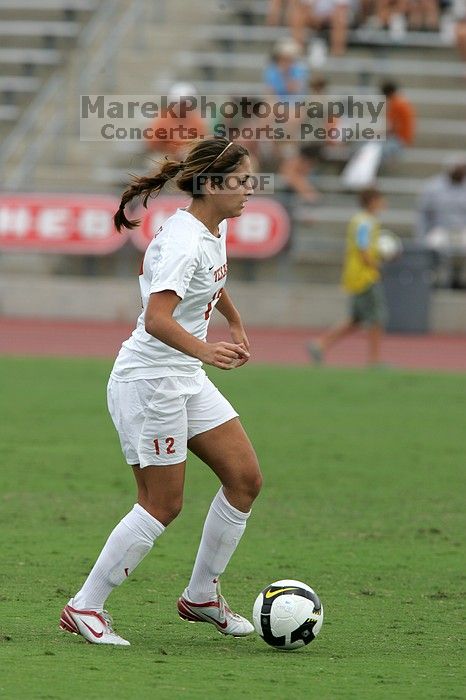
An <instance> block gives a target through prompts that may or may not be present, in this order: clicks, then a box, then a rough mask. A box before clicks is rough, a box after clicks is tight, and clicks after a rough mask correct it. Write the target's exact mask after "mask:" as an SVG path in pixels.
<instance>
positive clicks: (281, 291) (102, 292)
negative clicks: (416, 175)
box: [0, 273, 466, 333]
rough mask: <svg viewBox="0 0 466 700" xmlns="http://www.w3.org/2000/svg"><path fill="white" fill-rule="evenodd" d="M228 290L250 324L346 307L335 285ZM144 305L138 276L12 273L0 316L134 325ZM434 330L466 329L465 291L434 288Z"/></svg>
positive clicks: (311, 322) (316, 318)
mask: <svg viewBox="0 0 466 700" xmlns="http://www.w3.org/2000/svg"><path fill="white" fill-rule="evenodd" d="M228 290H229V291H230V293H231V295H232V297H233V298H234V300H235V303H236V305H237V306H238V308H239V309H240V310H241V313H242V315H243V319H244V321H245V323H247V324H250V325H258V326H289V327H293V326H294V327H313V328H323V327H325V326H327V325H329V324H333V323H335V322H336V321H339V320H341V319H342V318H343V317H344V314H345V310H346V300H345V295H344V294H343V292H342V291H341V290H340V289H339V288H338V287H335V286H332V285H326V284H323V285H312V284H294V285H279V284H271V283H266V282H260V283H246V282H234V281H232V282H229V284H228ZM140 307H141V302H140V298H139V288H138V285H137V283H136V280H134V279H102V278H99V279H93V278H83V277H50V276H34V275H33V274H30V275H24V274H8V273H3V274H2V275H1V277H0V314H1V315H4V316H15V317H24V318H27V317H29V318H31V317H33V318H68V319H90V320H106V321H128V322H130V323H132V322H134V321H135V319H136V317H137V315H138V313H139V310H140ZM213 319H214V320H215V314H214V317H213ZM431 329H432V331H433V332H436V333H466V293H464V292H450V291H445V290H441V291H436V292H434V294H433V302H432V311H431Z"/></svg>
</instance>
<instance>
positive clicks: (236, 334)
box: [230, 321, 250, 367]
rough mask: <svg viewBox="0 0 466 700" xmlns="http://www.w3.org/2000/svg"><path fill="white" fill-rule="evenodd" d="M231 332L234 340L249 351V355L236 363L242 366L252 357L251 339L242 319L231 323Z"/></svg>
mask: <svg viewBox="0 0 466 700" xmlns="http://www.w3.org/2000/svg"><path fill="white" fill-rule="evenodd" d="M230 333H231V337H232V340H233V342H234V343H236V344H237V345H239V346H240V347H242V348H243V350H245V351H246V352H247V356H244V357H242V358H241V359H240V360H238V362H237V363H236V365H235V366H236V367H241V366H242V365H244V364H245V363H246V362H247V361H248V360H249V357H250V354H249V339H248V336H247V335H246V331H245V330H244V326H243V324H242V323H241V321H238V322H235V323H230Z"/></svg>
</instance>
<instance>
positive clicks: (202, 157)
mask: <svg viewBox="0 0 466 700" xmlns="http://www.w3.org/2000/svg"><path fill="white" fill-rule="evenodd" d="M247 155H248V151H247V150H246V148H244V146H241V145H240V144H238V143H234V142H231V141H228V140H227V139H224V138H209V139H203V140H201V141H198V142H197V143H195V144H194V145H193V146H192V147H191V149H190V151H189V153H188V155H187V157H186V160H184V161H181V162H180V161H176V160H166V161H165V163H164V164H163V167H162V168H161V170H160V172H158V173H156V174H155V175H153V176H151V177H135V178H134V179H133V182H132V184H131V185H130V187H128V189H127V190H126V191H125V192H124V193H123V196H122V198H121V202H120V206H119V208H118V211H117V213H116V214H115V216H114V217H113V221H114V223H115V228H116V229H117V231H121V229H122V228H123V227H124V228H127V229H133V228H136V226H139V223H140V221H138V220H137V219H133V220H130V219H127V217H126V214H125V207H126V205H127V204H129V203H130V202H131V201H132V200H133V199H134V198H135V197H142V204H143V206H144V207H146V208H147V202H148V200H149V197H151V196H152V195H154V196H155V195H157V194H159V192H160V191H161V189H162V188H163V186H164V185H165V184H166V183H167V182H168V181H169V180H173V179H174V178H176V177H177V175H180V177H178V178H177V181H176V185H177V187H178V189H179V190H181V191H182V192H185V193H186V194H189V195H191V197H194V198H196V197H202V196H203V193H202V191H201V190H202V186H201V185H200V184H199V176H200V175H203V174H204V175H205V176H207V177H209V176H210V175H215V174H217V173H230V172H233V171H234V170H235V169H236V168H237V167H238V164H239V162H240V161H241V159H242V158H244V156H247ZM180 173H181V174H180Z"/></svg>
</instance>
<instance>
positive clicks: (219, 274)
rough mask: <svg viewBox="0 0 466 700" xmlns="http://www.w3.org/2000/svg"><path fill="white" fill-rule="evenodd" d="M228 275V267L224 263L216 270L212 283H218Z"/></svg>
mask: <svg viewBox="0 0 466 700" xmlns="http://www.w3.org/2000/svg"><path fill="white" fill-rule="evenodd" d="M227 274H228V265H227V263H224V264H223V265H222V266H221V267H219V268H218V269H217V270H215V272H214V282H220V280H222V279H223V278H224V277H226V276H227Z"/></svg>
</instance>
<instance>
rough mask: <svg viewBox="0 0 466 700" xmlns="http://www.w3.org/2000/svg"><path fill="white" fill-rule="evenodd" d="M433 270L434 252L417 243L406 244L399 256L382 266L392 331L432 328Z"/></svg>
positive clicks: (388, 326) (389, 326)
mask: <svg viewBox="0 0 466 700" xmlns="http://www.w3.org/2000/svg"><path fill="white" fill-rule="evenodd" d="M431 270H432V253H431V251H430V250H428V249H427V248H423V247H420V246H419V245H418V244H417V245H416V244H411V245H408V244H406V245H405V248H404V251H403V254H402V255H401V256H400V257H399V258H397V259H396V260H394V261H392V262H390V263H386V264H385V265H384V266H383V270H382V283H383V286H384V289H385V295H386V299H387V306H388V324H387V331H388V332H389V333H428V332H429V330H430V304H431V277H432V274H431Z"/></svg>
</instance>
